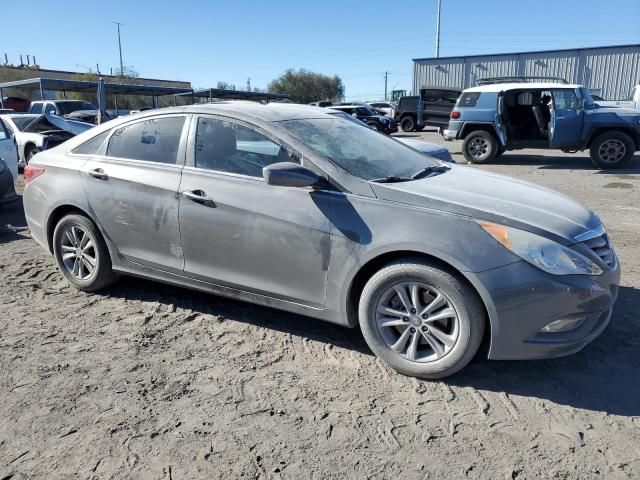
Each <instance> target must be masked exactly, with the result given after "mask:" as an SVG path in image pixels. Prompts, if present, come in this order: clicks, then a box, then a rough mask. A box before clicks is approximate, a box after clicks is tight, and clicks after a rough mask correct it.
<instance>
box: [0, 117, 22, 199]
mask: <svg viewBox="0 0 640 480" xmlns="http://www.w3.org/2000/svg"><path fill="white" fill-rule="evenodd" d="M17 177H18V149H17V148H16V142H15V139H14V138H13V135H12V134H11V131H10V130H9V129H8V128H7V127H6V126H5V124H4V122H3V121H2V120H1V119H0V204H3V203H7V202H11V201H13V200H15V199H16V198H17V195H16V191H15V187H14V183H15V180H16V178H17Z"/></svg>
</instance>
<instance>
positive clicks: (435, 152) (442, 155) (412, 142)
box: [327, 108, 456, 163]
mask: <svg viewBox="0 0 640 480" xmlns="http://www.w3.org/2000/svg"><path fill="white" fill-rule="evenodd" d="M327 113H329V114H330V115H335V116H339V117H340V118H344V119H345V120H349V121H350V122H354V123H357V124H358V125H360V126H362V127H365V128H371V127H369V125H367V124H366V123H364V122H363V121H362V120H358V119H357V118H356V117H354V116H352V115H349V114H348V113H345V112H341V111H340V110H332V109H330V108H328V109H327ZM393 138H394V140H397V141H398V142H400V143H404V144H405V145H408V146H409V147H411V148H413V149H414V150H418V151H419V152H421V153H424V154H425V155H429V156H430V157H434V158H437V159H438V160H442V161H443V162H449V163H456V162H455V160H454V159H453V158H452V157H451V152H449V150H448V149H447V148H445V147H443V146H441V145H438V144H437V143H431V142H425V141H424V140H419V139H415V138H405V137H393Z"/></svg>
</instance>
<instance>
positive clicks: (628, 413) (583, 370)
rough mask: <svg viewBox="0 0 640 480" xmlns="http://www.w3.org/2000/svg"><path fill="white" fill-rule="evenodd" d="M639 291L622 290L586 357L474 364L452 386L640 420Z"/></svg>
mask: <svg viewBox="0 0 640 480" xmlns="http://www.w3.org/2000/svg"><path fill="white" fill-rule="evenodd" d="M638 312H640V289H637V288H632V287H620V296H619V298H618V301H617V303H616V306H615V308H614V313H613V316H612V319H611V323H610V324H609V326H608V327H607V329H606V330H605V332H604V333H603V334H602V335H601V336H600V337H599V338H597V339H596V340H594V341H593V342H592V343H591V344H589V345H587V346H586V347H585V348H584V349H583V350H582V351H580V352H578V353H576V354H574V355H570V356H567V357H562V358H556V359H550V360H531V361H490V360H486V359H478V358H476V360H474V362H472V363H471V364H470V365H469V366H468V367H467V368H466V369H465V370H463V371H462V372H461V373H459V374H458V375H455V376H454V377H452V378H451V379H448V380H447V383H449V384H450V385H458V386H469V387H474V388H476V389H478V390H488V391H492V392H505V393H507V394H509V395H517V396H522V397H535V398H539V399H542V400H549V401H551V402H554V403H557V404H560V405H566V406H570V407H574V408H580V409H586V410H593V411H601V412H606V413H608V414H612V415H621V416H625V417H632V416H638V415H640V401H639V400H638V399H640V355H639V354H638V351H639V348H640V334H639V333H638V332H640V314H639V313H638Z"/></svg>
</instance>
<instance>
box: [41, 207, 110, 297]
mask: <svg viewBox="0 0 640 480" xmlns="http://www.w3.org/2000/svg"><path fill="white" fill-rule="evenodd" d="M53 254H54V256H55V258H56V262H57V264H58V268H59V269H60V271H61V272H62V274H63V275H64V276H65V277H66V278H67V280H68V281H69V283H71V285H73V286H74V287H75V288H77V289H78V290H82V291H85V292H95V291H96V290H100V289H102V288H104V287H106V286H107V285H109V284H111V283H113V282H114V281H115V280H116V279H117V275H115V273H114V272H113V270H112V266H111V258H110V256H109V250H108V249H107V245H106V243H105V241H104V239H103V238H102V235H101V234H100V232H99V231H98V228H97V227H96V226H95V224H94V223H93V222H92V221H91V220H90V219H88V218H87V217H85V216H84V215H78V214H71V215H66V216H65V217H63V218H62V219H60V221H59V222H58V224H57V225H56V228H55V230H54V232H53Z"/></svg>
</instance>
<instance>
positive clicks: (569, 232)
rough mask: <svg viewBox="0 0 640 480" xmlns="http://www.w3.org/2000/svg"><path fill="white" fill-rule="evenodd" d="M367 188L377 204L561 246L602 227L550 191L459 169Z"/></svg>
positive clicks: (581, 207) (581, 208)
mask: <svg viewBox="0 0 640 480" xmlns="http://www.w3.org/2000/svg"><path fill="white" fill-rule="evenodd" d="M371 185H372V187H373V190H374V192H375V194H376V195H377V196H378V197H379V198H381V199H385V200H390V201H394V202H400V203H405V204H410V205H415V206H418V207H424V208H430V209H434V210H440V211H444V212H448V213H453V214H458V215H464V216H470V217H473V218H476V219H480V220H487V221H492V222H496V223H501V224H504V225H509V226H512V227H515V228H521V229H524V230H528V231H531V232H534V233H538V234H543V235H545V236H549V234H551V235H552V236H555V237H557V238H555V240H557V241H560V242H561V243H564V244H565V245H569V244H572V243H576V240H575V238H576V236H578V235H580V234H582V233H585V232H587V231H589V230H592V229H595V228H596V227H598V226H599V225H600V223H601V222H600V219H599V218H598V217H597V215H596V214H595V213H593V212H592V211H591V210H589V209H588V208H586V207H585V206H584V205H582V204H580V203H578V202H576V201H575V200H573V199H571V198H569V197H567V196H565V195H563V194H561V193H558V192H556V191H554V190H550V189H548V188H545V187H541V186H538V185H535V184H532V183H528V182H524V181H522V180H518V179H515V178H511V177H507V176H504V175H498V174H495V173H490V172H486V171H482V170H478V169H477V168H473V167H465V166H462V165H451V170H450V171H448V172H445V173H442V174H440V175H436V176H433V177H428V178H424V179H421V180H415V181H411V182H400V183H385V184H381V183H372V184H371Z"/></svg>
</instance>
